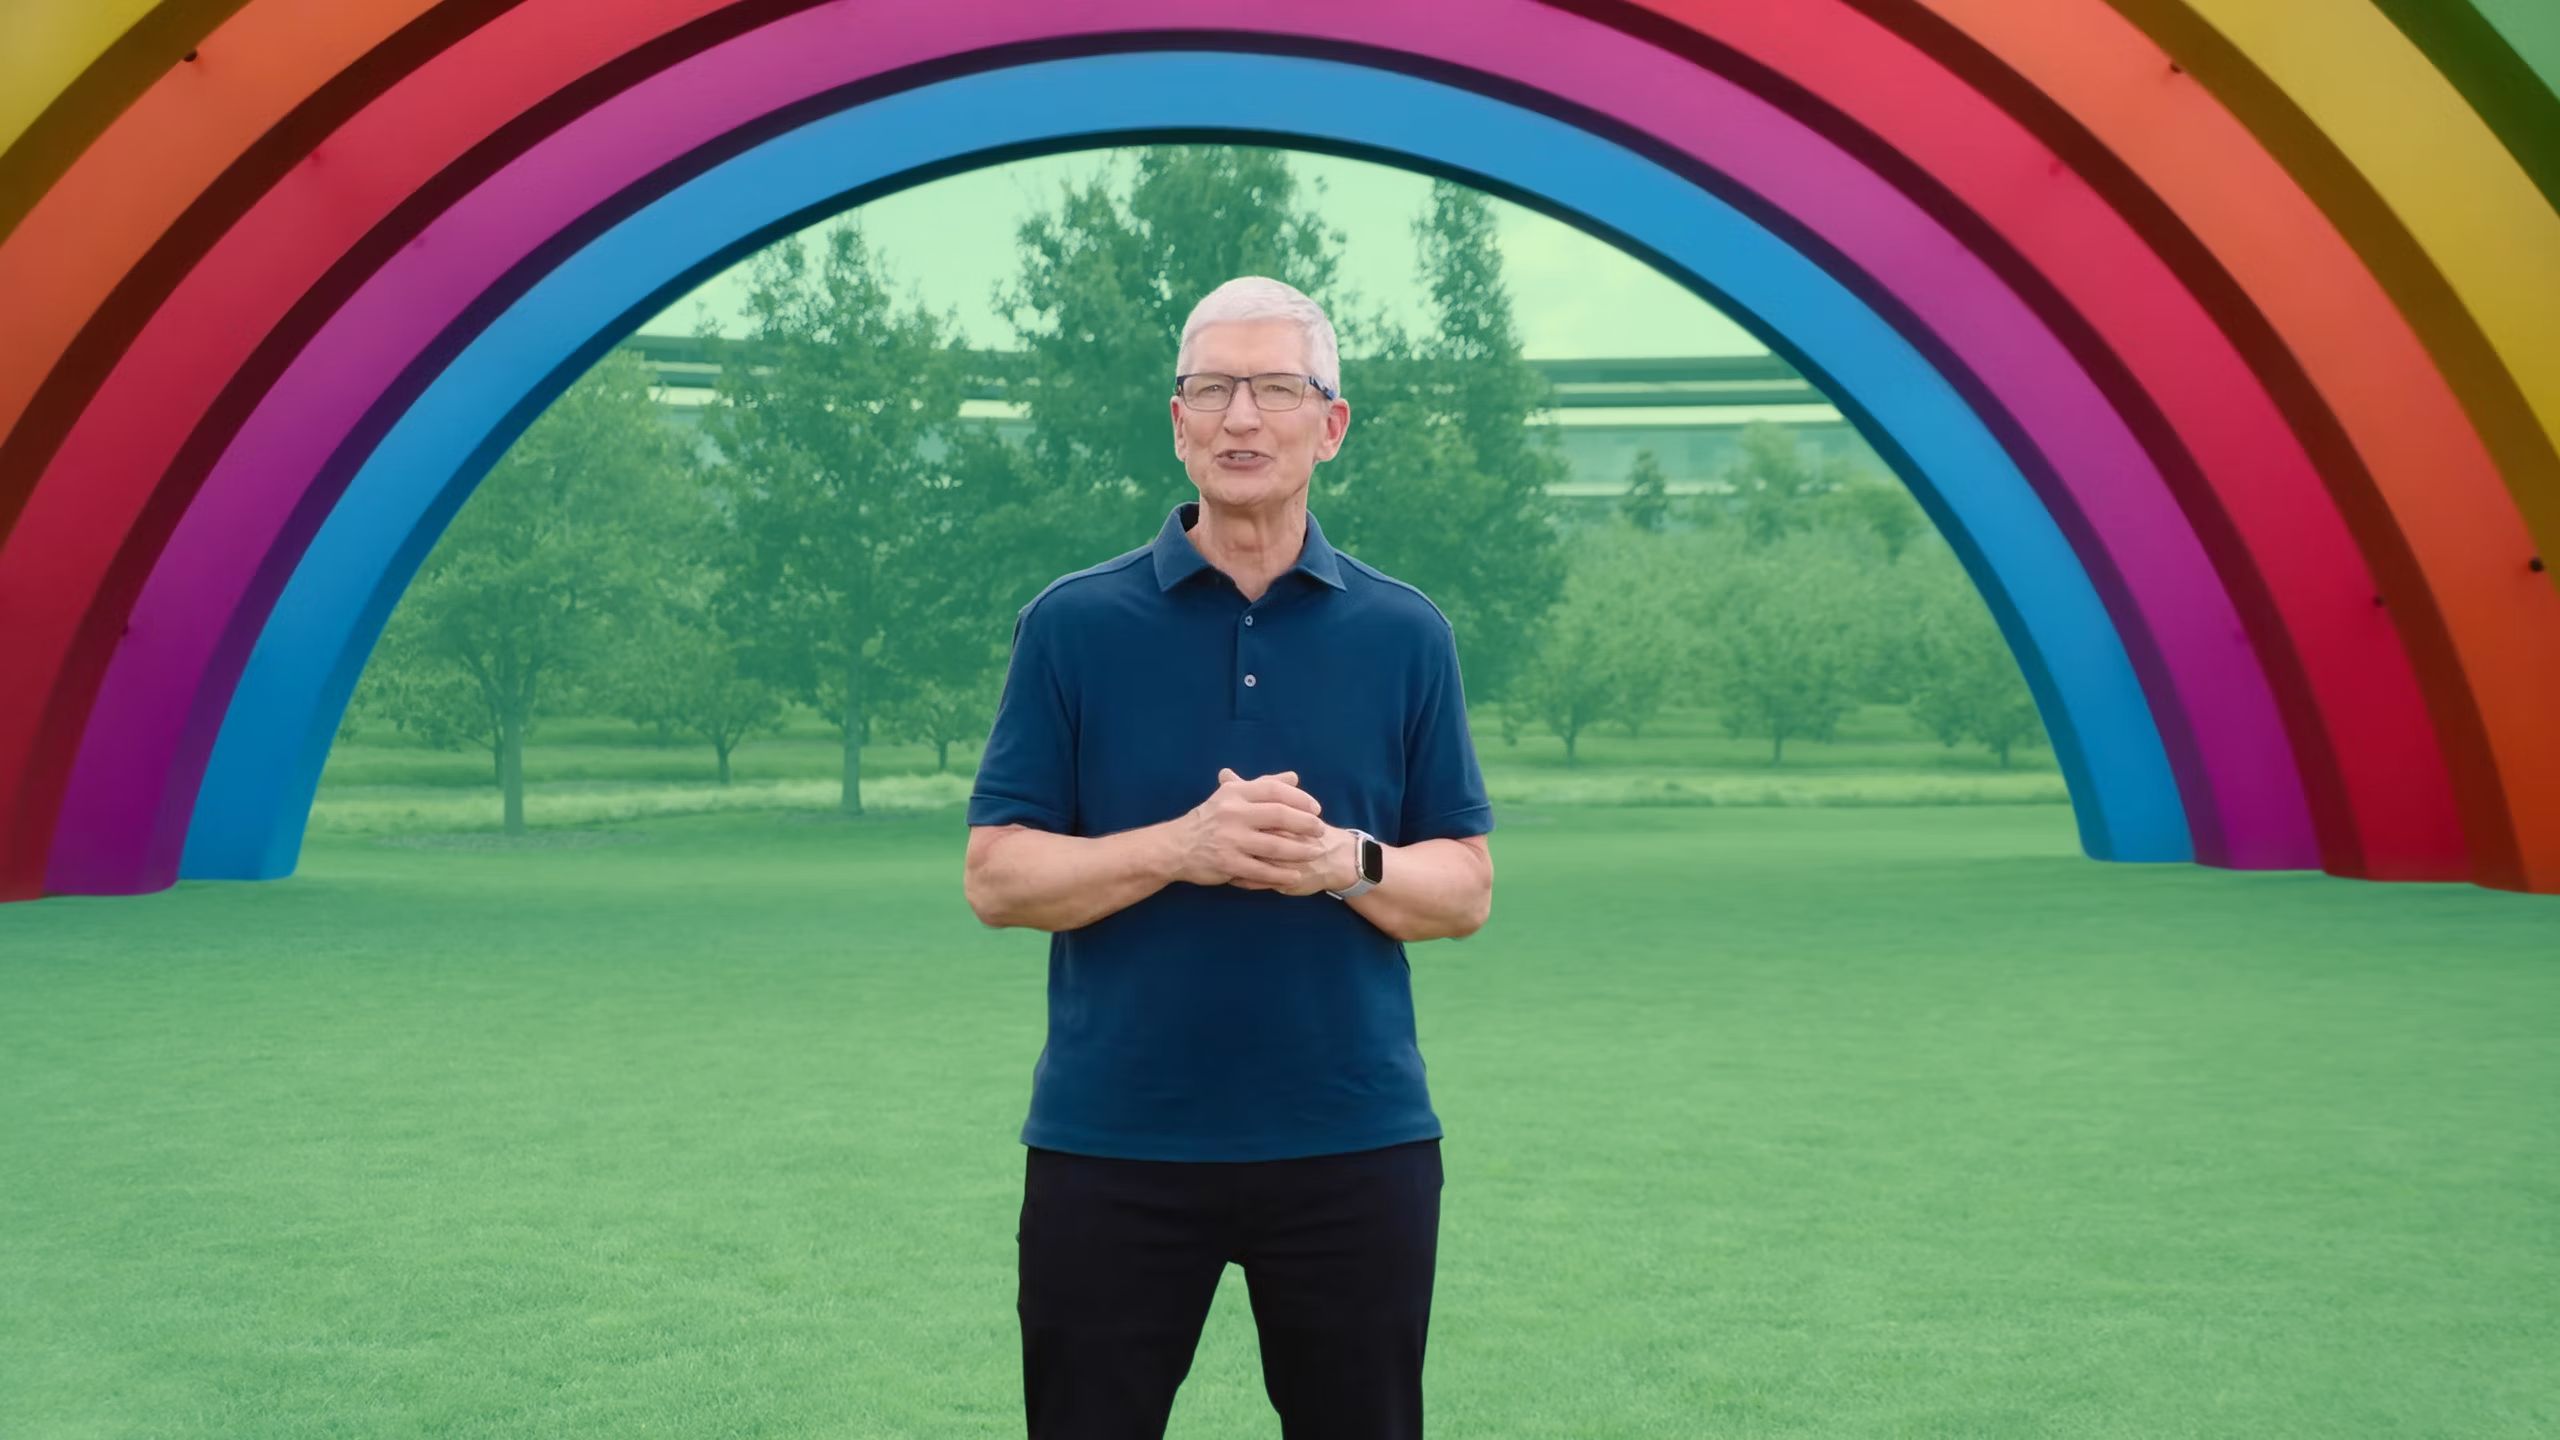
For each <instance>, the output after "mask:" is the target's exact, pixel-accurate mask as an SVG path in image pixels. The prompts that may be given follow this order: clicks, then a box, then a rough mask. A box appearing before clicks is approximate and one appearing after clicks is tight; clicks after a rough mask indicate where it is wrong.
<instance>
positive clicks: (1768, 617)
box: [1705, 531, 1878, 765]
mask: <svg viewBox="0 0 2560 1440" xmlns="http://www.w3.org/2000/svg"><path fill="white" fill-rule="evenodd" d="M1722 578H1723V580H1724V584H1723V585H1722V586H1720V587H1719V588H1720V590H1721V594H1720V595H1719V597H1718V603H1715V604H1714V605H1713V607H1712V608H1711V610H1710V611H1709V612H1708V613H1709V615H1710V617H1711V618H1710V619H1709V621H1708V629H1707V633H1706V636H1705V651H1706V656H1707V665H1708V670H1709V674H1710V682H1709V683H1710V686H1711V693H1712V696H1713V699H1714V701H1715V703H1716V705H1717V707H1718V708H1719V710H1720V711H1721V712H1722V714H1723V716H1724V722H1725V728H1726V730H1727V732H1728V733H1730V734H1733V735H1737V736H1739V735H1766V736H1768V737H1769V763H1770V764H1772V765H1775V764H1778V763H1779V762H1781V761H1782V760H1784V759H1785V758H1786V744H1787V742H1788V741H1789V740H1796V739H1804V740H1824V739H1829V738H1830V737H1831V735H1832V733H1833V731H1834V729H1835V727H1837V725H1838V724H1839V721H1840V717H1841V716H1843V715H1845V714H1847V713H1848V711H1849V710H1850V708H1851V707H1852V706H1854V705H1855V704H1856V703H1857V701H1858V697H1859V692H1860V690H1861V688H1862V686H1863V683H1864V682H1865V680H1866V678H1867V674H1866V672H1867V668H1868V667H1867V662H1868V661H1869V660H1870V658H1871V657H1872V656H1873V655H1874V654H1875V652H1876V645H1875V641H1874V628H1875V626H1876V624H1877V623H1878V617H1877V608H1876V604H1875V599H1876V595H1877V591H1876V587H1875V585H1874V583H1873V581H1872V578H1871V573H1870V561H1869V552H1868V551H1867V550H1866V549H1865V547H1862V546H1860V545H1858V544H1856V543H1855V542H1853V541H1851V540H1850V539H1849V538H1847V537H1843V536H1840V535H1836V534H1831V533H1827V532H1822V531H1808V532H1804V533H1796V534H1786V535H1782V536H1780V537H1779V538H1776V539H1773V540H1768V541H1765V542H1762V543H1760V544H1758V545H1755V546H1750V547H1748V548H1746V549H1743V550H1741V551H1740V552H1738V553H1735V554H1733V555H1732V556H1731V558H1730V565H1729V568H1727V569H1726V570H1725V571H1724V572H1723V577H1722Z"/></svg>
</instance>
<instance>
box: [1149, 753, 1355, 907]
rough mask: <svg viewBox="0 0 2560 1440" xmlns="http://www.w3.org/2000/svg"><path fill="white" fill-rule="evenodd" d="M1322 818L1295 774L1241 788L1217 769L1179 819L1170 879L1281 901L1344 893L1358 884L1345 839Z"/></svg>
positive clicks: (1238, 780)
mask: <svg viewBox="0 0 2560 1440" xmlns="http://www.w3.org/2000/svg"><path fill="white" fill-rule="evenodd" d="M1323 815H1324V807H1323V806H1322V805H1320V804H1318V803H1317V801H1316V797H1314V796H1313V795H1310V794H1308V793H1307V792H1306V791H1304V790H1301V789H1299V788H1298V772H1297V771H1295V770H1283V771H1281V772H1280V773H1278V774H1276V775H1261V776H1256V777H1255V778H1253V779H1251V780H1247V779H1245V778H1244V777H1243V776H1241V775H1238V774H1237V773H1236V772H1234V771H1233V770H1228V769H1220V770H1219V771H1218V788H1217V789H1216V790H1215V791H1213V792H1211V794H1210V796H1209V798H1208V799H1206V800H1203V801H1201V802H1200V803H1199V804H1198V805H1196V806H1193V807H1192V809H1191V813H1189V814H1188V815H1185V816H1183V817H1182V821H1181V823H1180V827H1179V830H1178V834H1179V839H1180V848H1181V860H1180V866H1179V871H1178V873H1177V875H1176V877H1175V878H1177V879H1181V880H1188V881H1190V882H1191V883H1192V884H1194V885H1233V886H1235V887H1236V888H1238V889H1240V890H1277V891H1279V892H1280V893H1281V894H1283V895H1314V894H1317V893H1319V892H1321V891H1325V890H1344V889H1348V888H1350V886H1351V884H1352V882H1353V881H1354V880H1355V879H1357V878H1358V877H1357V876H1356V875H1355V874H1354V873H1353V870H1354V867H1355V865H1356V864H1357V858H1356V857H1355V856H1354V855H1353V854H1352V853H1351V832H1350V831H1348V830H1344V829H1341V828H1339V827H1336V826H1332V825H1327V824H1326V823H1324V820H1323V818H1322V817H1323Z"/></svg>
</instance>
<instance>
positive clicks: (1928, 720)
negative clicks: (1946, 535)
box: [1911, 567, 2044, 770]
mask: <svg viewBox="0 0 2560 1440" xmlns="http://www.w3.org/2000/svg"><path fill="white" fill-rule="evenodd" d="M1952 568H1953V567H1950V569H1952ZM1930 590H1931V593H1930V595H1929V599H1928V602H1927V604H1926V607H1925V608H1924V609H1923V611H1922V612H1921V621H1920V625H1919V627H1918V628H1919V643H1918V646H1917V648H1918V650H1919V653H1920V657H1921V663H1920V665H1919V667H1918V678H1917V679H1916V680H1915V681H1914V683H1913V685H1912V696H1911V714H1912V718H1913V719H1915V720H1917V721H1918V722H1919V723H1920V724H1922V725H1924V726H1926V727H1928V729H1929V731H1930V733H1931V734H1934V735H1936V736H1937V737H1938V740H1939V742H1940V743H1941V744H1944V745H1946V746H1949V747H1950V748H1952V747H1953V746H1956V745H1958V744H1962V743H1964V742H1966V741H1972V742H1974V743H1977V744H1981V745H1984V746H1988V747H1989V748H1990V750H1991V752H1992V753H1993V754H1995V755H1997V756H1999V757H2000V768H2001V769H2003V770H2006V769H2008V768H2009V752H2010V751H2011V750H2012V749H2013V748H2014V747H2016V746H2019V745H2024V744H2033V743H2035V742H2036V741H2038V740H2040V739H2042V738H2043V737H2044V722H2043V719H2042V717H2041V716H2039V715H2038V714H2037V713H2036V705H2035V696H2034V693H2033V692H2031V691H2030V690H2028V688H2027V682H2026V677H2025V676H2024V675H2022V674H2020V673H2019V670H2018V660H2017V656H2016V655H2015V654H2014V653H2012V652H2011V651H2010V649H2009V642H2008V641H2007V639H2006V638H2004V637H2003V636H2002V635H2001V633H2000V627H1999V625H1998V623H1997V622H1995V621H1994V620H1993V619H1992V618H1991V611H1990V608H1989V607H1988V606H1986V605H1984V604H1983V602H1982V597H1981V595H1980V594H1979V593H1978V592H1976V591H1975V590H1974V588H1973V585H1972V583H1971V582H1970V581H1969V580H1967V579H1966V578H1965V577H1964V575H1963V574H1962V572H1961V571H1957V572H1956V573H1954V574H1953V575H1952V577H1948V578H1943V579H1941V580H1940V582H1939V583H1937V584H1935V585H1933V586H1931V587H1930Z"/></svg>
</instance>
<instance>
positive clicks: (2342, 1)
mask: <svg viewBox="0 0 2560 1440" xmlns="http://www.w3.org/2000/svg"><path fill="white" fill-rule="evenodd" d="M2117 3H2118V6H2119V8H2122V9H2124V10H2126V11H2127V12H2128V13H2138V12H2140V11H2143V10H2148V9H2154V8H2156V7H2157V5H2158V4H2159V3H2161V0H2117ZM2168 3H2176V4H2182V5H2184V6H2185V7H2186V8H2187V9H2188V10H2190V11H2192V12H2193V13H2194V15H2195V16H2196V17H2197V18H2200V19H2202V20H2203V21H2204V22H2205V23H2207V24H2208V25H2210V26H2212V27H2213V29H2215V30H2216V31H2218V32H2219V33H2220V34H2221V35H2222V37H2223V38H2224V39H2225V40H2226V41H2227V42H2229V43H2230V44H2231V45H2233V46H2234V47H2236V48H2237V49H2238V50H2240V52H2241V53H2242V54H2243V55H2245V56H2246V57H2247V59H2248V60H2249V61H2250V63H2252V64H2253V65H2255V66H2256V67H2257V69H2258V71H2259V72H2260V73H2261V74H2262V75H2264V76H2265V77H2266V78H2267V79H2268V80H2269V81H2271V82H2273V83H2274V84H2275V85H2276V86H2277V87H2278V88H2280V89H2282V90H2283V91H2284V92H2285V94H2286V96H2287V97H2288V98H2289V99H2290V100H2291V101H2292V103H2293V104H2294V105H2296V106H2297V107H2299V108H2300V109H2301V111H2302V112H2303V115H2304V116H2305V117H2306V118H2307V119H2308V120H2309V121H2310V122H2311V123H2312V124H2313V125H2314V126H2316V127H2317V128H2318V129H2319V130H2320V131H2321V132H2322V133H2323V134H2324V135H2325V136H2326V137H2327V139H2328V141H2329V143H2330V144H2331V145H2333V146H2335V147H2337V149H2338V151H2339V152H2340V153H2341V154H2343V155H2344V156H2345V158H2346V160H2347V161H2348V163H2350V164H2352V165H2353V166H2354V167H2355V168H2356V170H2357V171H2358V172H2359V173H2360V174H2361V175H2362V177H2363V178H2364V181H2365V183H2367V184H2368V185H2370V186H2371V187H2372V188H2373V189H2374V191H2375V192H2376V193H2377V194H2379V195H2380V197H2381V199H2382V201H2383V203H2384V204H2385V205H2387V206H2388V207H2389V208H2390V210H2391V212H2392V214H2393V216H2394V217H2395V218H2396V219H2397V220H2398V221H2399V223H2400V224H2401V225H2402V226H2403V227H2404V228H2405V229H2406V230H2407V231H2408V233H2409V235H2410V237H2411V238H2412V239H2413V240H2415V242H2416V243H2417V245H2418V247H2419V248H2420V249H2421V250H2423V251H2424V252H2425V255H2426V258H2427V259H2428V260H2429V261H2430V262H2432V264H2433V265H2434V267H2435V269H2436V270H2437V272H2438V273H2439V274H2440V275H2441V276H2442V277H2443V279H2444V281H2445V283H2446V284H2448V285H2450V286H2451V287H2452V291H2453V295H2454V297H2455V298H2456V299H2457V300H2458V301H2459V302H2460V304H2461V306H2462V308H2463V310H2464V311H2465V312H2467V313H2468V315H2469V317H2470V320H2471V323H2472V324H2474V325H2476V326H2477V327H2478V329H2479V331H2480V333H2481V334H2482V335H2483V336H2484V337H2485V338H2486V339H2487V341H2488V342H2489V345H2490V347H2491V348H2492V349H2493V350H2495V351H2496V353H2497V356H2498V358H2499V360H2500V361H2501V363H2503V365H2504V366H2505V368H2506V370H2507V373H2508V375H2509V376H2511V377H2512V378H2513V380H2514V382H2515V385H2516V387H2517V388H2518V389H2519V390H2520V391H2521V392H2522V393H2523V396H2524V400H2525V403H2526V404H2527V405H2528V406H2530V407H2531V409H2532V412H2533V416H2534V418H2535V419H2536V420H2537V421H2538V422H2539V425H2540V429H2541V432H2542V436H2543V437H2544V442H2543V443H2544V444H2545V445H2546V446H2548V447H2550V448H2551V449H2553V450H2560V214H2555V213H2554V212H2553V211H2552V209H2551V208H2550V207H2549V206H2548V205H2547V204H2545V203H2544V201H2543V198H2542V195H2541V193H2540V192H2539V191H2538V190H2536V189H2535V188H2534V185H2533V181H2532V179H2531V178H2530V177H2529V176H2527V175H2526V174H2525V173H2524V170H2523V168H2522V167H2520V166H2518V165H2517V164H2516V162H2515V157H2514V156H2513V155H2511V154H2509V153H2508V151H2507V148H2506V147H2505V146H2504V145H2503V144H2501V143H2500V142H2499V140H2498V138H2497V136H2496V135H2495V134H2493V133H2492V132H2491V131H2490V129H2489V127H2488V125H2487V123H2486V122H2485V121H2483V120H2482V119H2481V118H2480V116H2479V114H2478V113H2477V112H2476V111H2474V110H2472V109H2471V107H2470V106H2469V105H2468V104H2466V103H2465V102H2464V101H2463V99H2462V96H2461V94H2460V93H2459V92H2458V91H2456V90H2455V89H2454V88H2453V85H2452V83H2451V82H2450V81H2448V80H2447V79H2446V78H2445V77H2444V75H2443V73H2442V72H2440V71H2438V70H2437V69H2436V68H2435V67H2434V66H2433V65H2432V64H2429V63H2428V61H2427V59H2426V57H2425V55H2424V54H2422V53H2421V52H2420V51H2419V50H2418V48H2417V47H2416V46H2415V45H2414V44H2412V43H2410V41H2409V39H2408V37H2407V36H2405V35H2403V34H2402V33H2401V32H2400V30H2399V29H2398V28H2397V27H2395V26H2393V25H2392V24H2391V22H2390V21H2389V20H2388V19H2387V18H2385V17H2384V16H2383V14H2382V12H2381V11H2379V10H2377V9H2375V8H2374V7H2373V6H2372V5H2370V4H2368V3H2366V0H2168ZM2446 3H2457V4H2458V3H2467V0H2446ZM2244 118H2245V117H2244ZM2285 158H2286V162H2287V166H2288V168H2291V169H2295V170H2297V172H2298V171H2299V170H2300V167H2299V166H2298V165H2296V164H2295V163H2294V161H2293V159H2292V158H2291V157H2285ZM2316 193H2317V192H2316V191H2315V194H2316ZM2324 204H2325V202H2324ZM2341 229H2342V230H2344V231H2345V233H2346V234H2347V236H2348V238H2349V240H2350V241H2353V242H2355V243H2357V245H2358V247H2359V248H2360V249H2361V248H2363V240H2362V239H2361V238H2360V237H2359V236H2358V234H2357V232H2356V230H2355V229H2353V228H2351V227H2350V226H2349V224H2348V223H2347V222H2346V221H2345V219H2344V217H2341ZM2368 263H2372V257H2371V256H2370V255H2369V256H2368ZM2376 273H2377V274H2380V275H2381V276H2382V278H2383V281H2384V283H2385V284H2386V285H2391V284H2392V283H2393V280H2394V277H2393V276H2392V275H2391V274H2390V273H2389V267H2388V266H2381V265H2377V266H2376ZM2394 294H2395V298H2396V299H2398V301H2399V303H2400V304H2401V306H2402V308H2403V309H2404V310H2413V313H2412V315H2411V319H2412V321H2413V322H2414V323H2415V324H2416V325H2417V328H2418V331H2419V333H2420V334H2421V335H2422V336H2426V335H2429V334H2430V332H2431V330H2432V329H2433V328H2434V327H2431V326H2430V324H2429V317H2428V316H2427V315H2426V314H2425V313H2423V302H2421V304H2420V305H2418V306H2416V307H2413V306H2412V303H2411V302H2412V300H2413V299H2414V298H2416V297H2413V296H2412V295H2411V294H2409V293H2408V292H2407V291H2406V290H2403V289H2399V288H2396V287H2395V290H2394ZM2443 358H2444V357H2442V356H2440V357H2439V362H2440V363H2442V360H2443ZM2448 373H2449V374H2456V375H2458V374H2459V370H2458V368H2456V367H2448ZM2507 481H2508V486H2509V488H2510V489H2511V490H2513V491H2514V492H2515V493H2516V497H2517V500H2518V503H2519V505H2520V506H2521V507H2522V508H2523V509H2524V512H2525V519H2526V522H2527V523H2528V524H2529V525H2530V526H2531V528H2532V530H2533V532H2534V535H2535V537H2536V539H2537V540H2538V541H2539V542H2540V543H2541V545H2542V547H2543V552H2544V553H2545V554H2546V555H2548V554H2551V553H2553V552H2554V551H2556V550H2560V473H2542V474H2534V475H2514V474H2510V475H2509V476H2508V477H2507ZM2483 558H2484V559H2486V558H2488V557H2483Z"/></svg>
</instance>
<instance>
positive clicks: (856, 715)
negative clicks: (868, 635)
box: [836, 656, 862, 815]
mask: <svg viewBox="0 0 2560 1440" xmlns="http://www.w3.org/2000/svg"><path fill="white" fill-rule="evenodd" d="M836 809H837V810H838V811H839V812H840V813H842V814H845V815H859V814H861V813H862V660H861V658H860V657H859V656H857V657H856V658H855V659H854V660H853V661H852V663H850V664H848V665H846V666H845V668H844V791H843V793H842V794H841V795H840V796H838V797H837V800H836Z"/></svg>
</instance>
